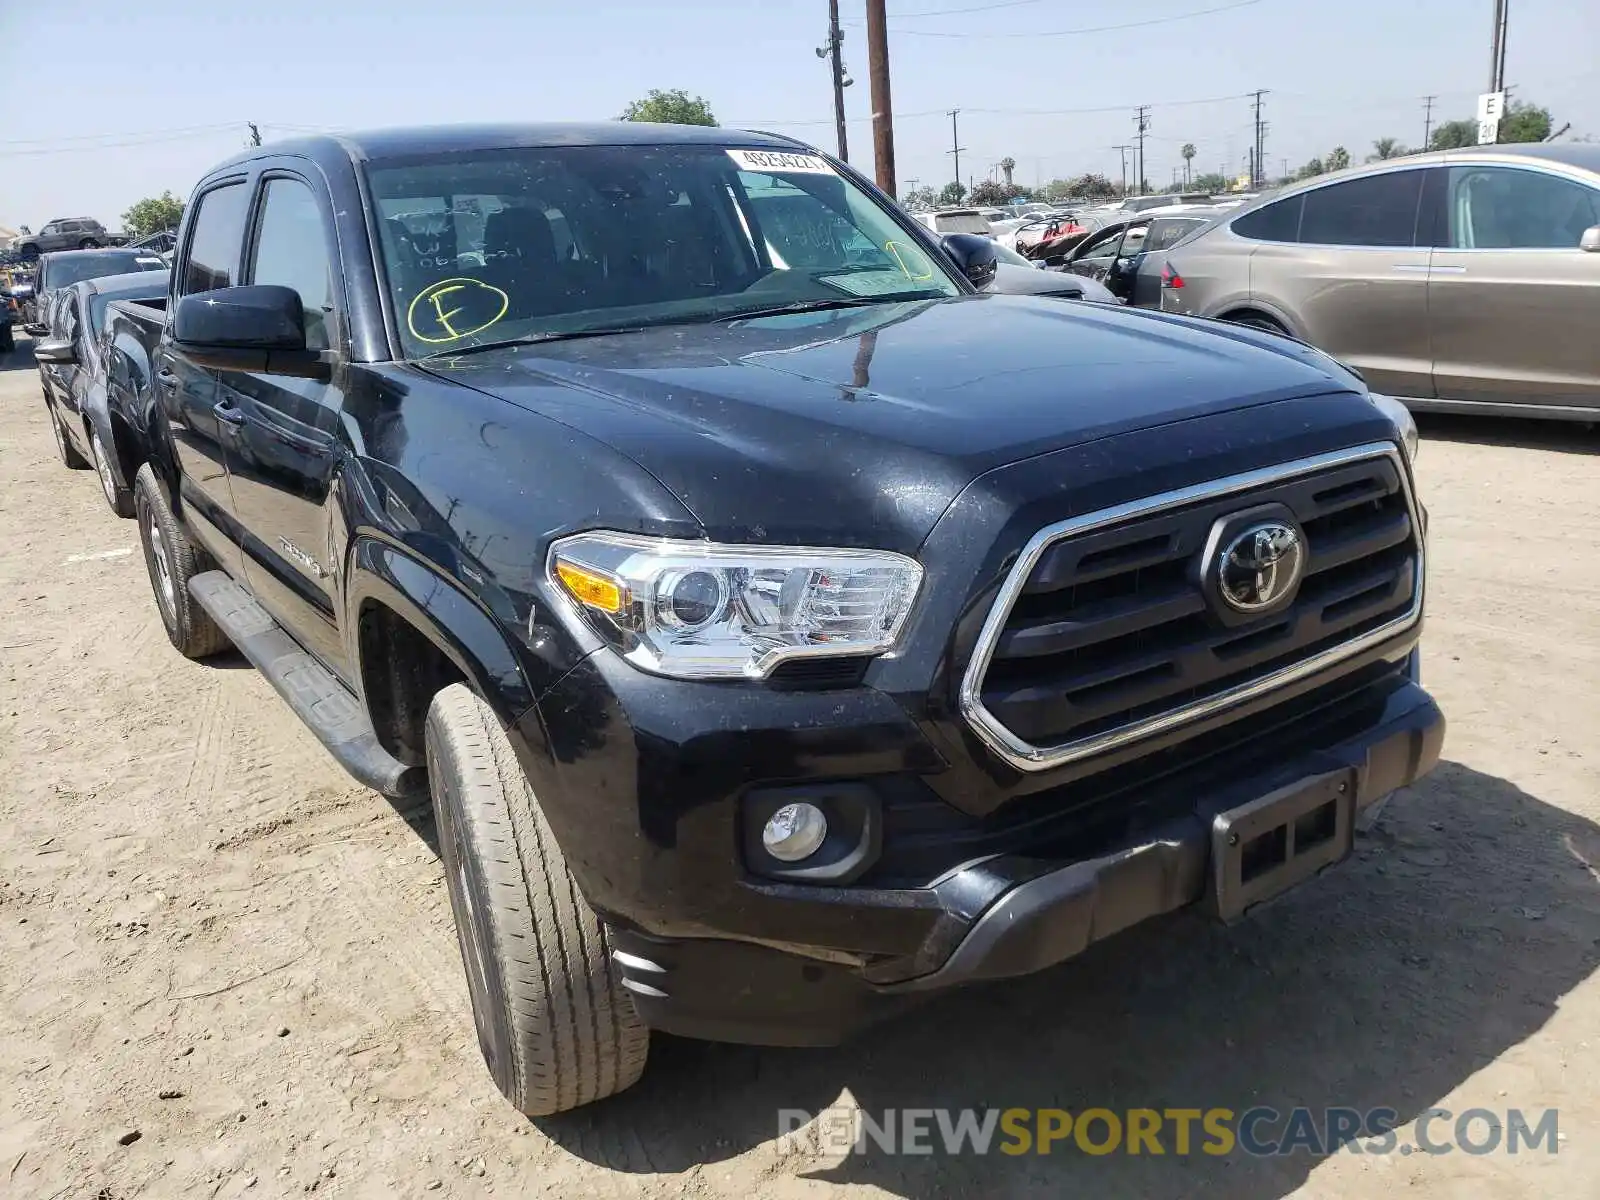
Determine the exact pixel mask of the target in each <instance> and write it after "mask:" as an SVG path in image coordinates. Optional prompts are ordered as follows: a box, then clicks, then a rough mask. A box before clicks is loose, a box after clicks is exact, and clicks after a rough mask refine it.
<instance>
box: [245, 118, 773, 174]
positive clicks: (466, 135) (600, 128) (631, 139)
mask: <svg viewBox="0 0 1600 1200" xmlns="http://www.w3.org/2000/svg"><path fill="white" fill-rule="evenodd" d="M730 142H737V143H738V144H739V145H741V146H759V147H771V148H773V149H775V150H794V149H796V148H797V147H799V146H800V145H802V143H800V142H797V141H795V140H793V139H791V138H786V137H781V136H778V135H776V134H770V133H754V132H751V131H749V130H744V129H725V128H722V127H721V126H706V125H655V124H651V123H649V122H645V121H592V122H575V123H574V122H561V123H553V122H551V123H524V124H496V125H412V126H400V127H397V128H393V129H375V130H366V131H354V132H349V133H335V134H320V135H311V136H307V137H300V138H294V139H292V140H289V141H282V142H271V143H268V144H267V145H265V146H253V147H251V148H250V149H249V150H247V151H245V152H243V153H241V154H237V155H235V156H234V157H233V158H231V159H229V160H228V161H227V162H226V163H221V164H218V166H217V167H216V168H214V170H222V169H224V168H225V167H229V166H233V165H235V164H238V163H245V162H250V161H251V160H253V159H256V158H260V157H262V156H263V155H269V154H273V153H287V154H305V155H307V156H309V157H312V158H316V157H319V156H320V155H319V152H320V154H326V153H328V152H329V151H335V152H337V153H341V154H346V155H349V156H350V157H351V158H353V159H356V160H372V159H384V158H399V157H409V156H411V155H415V154H450V153H456V152H459V151H472V150H496V149H504V148H507V147H536V146H662V145H682V146H723V145H727V144H728V143H730Z"/></svg>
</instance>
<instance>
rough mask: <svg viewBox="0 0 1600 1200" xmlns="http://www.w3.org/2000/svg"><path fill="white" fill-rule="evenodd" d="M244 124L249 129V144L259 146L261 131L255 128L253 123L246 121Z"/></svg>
mask: <svg viewBox="0 0 1600 1200" xmlns="http://www.w3.org/2000/svg"><path fill="white" fill-rule="evenodd" d="M245 124H246V125H248V126H249V127H250V144H251V145H252V146H259V145H261V130H259V129H257V128H256V123H255V122H254V121H246V122H245Z"/></svg>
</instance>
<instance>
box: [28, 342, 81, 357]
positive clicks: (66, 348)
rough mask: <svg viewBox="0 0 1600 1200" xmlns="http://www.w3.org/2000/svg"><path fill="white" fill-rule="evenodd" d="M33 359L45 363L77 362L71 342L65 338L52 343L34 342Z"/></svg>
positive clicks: (75, 351) (76, 354) (76, 352)
mask: <svg viewBox="0 0 1600 1200" xmlns="http://www.w3.org/2000/svg"><path fill="white" fill-rule="evenodd" d="M33 357H34V358H35V359H37V360H38V361H39V362H47V363H74V362H77V361H78V351H77V350H76V349H75V348H74V347H73V345H72V342H71V341H70V340H68V339H66V338H58V339H55V340H52V341H45V342H36V343H35V344H34V347H33Z"/></svg>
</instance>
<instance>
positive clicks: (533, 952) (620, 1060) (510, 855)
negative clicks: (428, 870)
mask: <svg viewBox="0 0 1600 1200" xmlns="http://www.w3.org/2000/svg"><path fill="white" fill-rule="evenodd" d="M426 743H427V759H428V782H429V786H430V788H431V790H432V792H433V811H434V816H435V819H436V821H437V824H438V830H439V857H440V858H441V859H442V861H443V866H444V872H445V882H446V884H447V885H448V887H449V890H450V907H451V909H452V910H453V911H454V913H455V920H456V938H457V940H458V941H459V943H460V946H461V959H462V963H463V965H464V966H465V968H466V973H467V989H468V991H469V992H470V993H471V995H472V1015H473V1022H474V1024H475V1025H476V1026H477V1032H478V1048H479V1049H480V1050H481V1051H482V1052H483V1058H484V1062H485V1063H486V1064H487V1066H488V1068H489V1074H490V1075H491V1076H492V1077H493V1078H494V1082H495V1085H496V1086H497V1087H498V1088H499V1089H500V1091H501V1092H502V1093H503V1094H504V1095H505V1097H506V1099H508V1100H510V1101H511V1103H512V1104H514V1105H516V1107H517V1108H518V1109H519V1110H521V1111H522V1112H524V1113H526V1114H527V1115H529V1116H549V1115H551V1114H553V1113H559V1112H566V1111H567V1110H569V1109H573V1108H579V1107H581V1106H582V1105H585V1104H591V1103H593V1102H594V1101H596V1100H601V1099H604V1098H605V1097H607V1096H610V1095H614V1094H615V1093H617V1092H620V1091H622V1090H624V1089H625V1088H628V1087H631V1086H632V1085H633V1084H634V1083H635V1082H636V1081H637V1080H638V1078H639V1076H640V1075H641V1074H642V1073H643V1072H644V1064H645V1057H646V1055H647V1053H648V1051H649V1046H650V1033H649V1030H648V1029H646V1028H645V1026H644V1024H643V1023H642V1022H641V1021H640V1020H639V1017H638V1014H637V1013H636V1012H635V1011H634V1008H633V1002H632V1001H631V1000H630V999H629V998H628V995H627V993H626V992H624V991H623V990H622V989H621V988H620V987H619V986H618V984H617V982H616V979H615V976H613V974H612V972H611V963H610V961H609V960H610V951H609V948H608V946H607V943H606V930H605V926H604V924H602V923H601V921H600V919H599V918H598V917H597V916H596V915H595V913H594V910H593V909H591V908H590V907H589V905H588V904H587V903H586V902H585V901H584V899H583V897H582V896H581V895H580V894H579V893H578V887H577V884H576V883H575V882H574V881H573V878H572V874H571V872H570V871H568V869H567V863H566V859H565V858H563V857H562V854H561V848H560V847H559V846H558V845H556V839H555V835H554V834H553V833H552V832H551V829H550V826H549V824H548V823H547V822H546V821H545V818H544V813H543V812H542V811H540V808H539V800H538V798H537V797H536V796H535V795H534V794H533V789H532V788H530V787H529V786H528V780H527V777H526V776H525V775H524V774H523V772H522V768H521V766H520V765H519V764H518V763H517V760H516V756H515V755H514V754H513V753H512V750H511V743H510V742H509V741H508V740H507V739H506V735H505V731H504V730H503V729H502V728H501V727H500V722H499V720H498V719H497V718H496V717H495V715H494V713H493V712H492V711H491V710H490V708H489V706H488V705H487V704H485V703H484V702H483V701H482V700H481V699H480V698H479V697H478V696H477V695H475V694H474V693H473V692H472V691H470V690H469V689H468V688H466V687H464V686H463V685H461V684H453V685H451V686H450V687H447V688H445V689H444V690H443V691H441V692H440V693H439V694H438V695H437V696H435V697H434V698H433V703H432V704H431V705H430V706H429V709H428V720H427V733H426Z"/></svg>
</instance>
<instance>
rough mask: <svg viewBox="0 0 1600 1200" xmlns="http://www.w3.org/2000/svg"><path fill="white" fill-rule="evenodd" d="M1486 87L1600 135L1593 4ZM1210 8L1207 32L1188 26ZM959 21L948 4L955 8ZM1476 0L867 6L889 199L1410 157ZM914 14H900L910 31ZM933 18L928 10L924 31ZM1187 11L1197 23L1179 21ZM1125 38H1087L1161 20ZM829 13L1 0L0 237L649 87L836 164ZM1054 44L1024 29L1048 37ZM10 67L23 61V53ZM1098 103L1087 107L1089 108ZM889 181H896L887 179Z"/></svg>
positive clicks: (1564, 1)
mask: <svg viewBox="0 0 1600 1200" xmlns="http://www.w3.org/2000/svg"><path fill="white" fill-rule="evenodd" d="M1510 7H1511V19H1510V35H1509V38H1508V47H1509V49H1508V55H1507V69H1506V73H1507V78H1508V81H1509V82H1510V83H1511V84H1513V85H1514V87H1515V89H1516V91H1515V93H1514V94H1515V95H1516V96H1520V97H1523V98H1526V99H1530V100H1534V101H1537V102H1538V103H1541V104H1545V105H1547V106H1549V107H1550V108H1551V109H1552V110H1553V111H1554V114H1555V117H1556V121H1557V124H1558V125H1559V124H1561V123H1562V122H1564V121H1571V122H1572V125H1573V129H1572V132H1573V133H1575V134H1587V135H1594V136H1600V56H1597V54H1596V47H1597V46H1600V0H1510ZM841 8H842V16H843V18H844V20H845V21H846V23H847V24H846V40H845V56H846V63H847V65H848V67H849V68H850V70H851V72H852V73H853V74H854V75H855V77H856V79H857V82H856V84H855V86H853V87H851V88H849V89H848V90H847V91H846V93H845V94H846V98H847V101H848V106H849V113H850V117H851V124H850V127H849V128H850V137H851V145H850V149H851V159H852V161H853V162H855V163H857V164H858V165H860V166H862V167H863V168H865V169H867V170H869V172H870V169H871V161H872V149H871V147H872V139H871V124H870V113H871V108H870V103H869V97H868V81H867V61H866V32H865V28H864V26H863V24H862V20H863V16H864V5H863V0H841ZM1208 9H1209V10H1220V11H1210V12H1205V11H1203V10H1208ZM953 10H960V11H953ZM1491 11H1492V3H1491V0H1333V2H1329V0H1136V2H1127V3H1093V4H1085V3H1083V2H1082V0H1009V2H1004V0H889V23H890V31H891V32H890V55H891V67H892V71H893V82H894V110H895V112H896V114H897V120H896V148H897V157H898V166H899V175H900V178H901V180H903V181H904V180H910V179H920V180H922V181H923V182H940V183H942V182H944V181H947V180H949V179H951V178H952V177H953V176H952V171H951V167H952V164H951V160H950V155H949V154H948V153H946V152H947V151H948V150H949V148H950V121H949V118H948V117H946V116H945V115H943V114H944V110H947V109H950V108H961V109H962V110H964V111H963V113H962V116H961V127H960V128H961V144H962V145H963V146H964V147H966V150H965V152H964V153H963V154H962V156H961V173H962V175H963V176H969V175H970V176H977V177H980V178H981V177H982V176H984V175H985V174H987V173H988V172H989V171H990V169H991V167H992V165H993V164H994V163H995V162H996V161H997V160H999V159H1000V158H1002V157H1005V156H1007V155H1009V156H1011V157H1012V158H1014V159H1016V161H1017V164H1018V166H1017V178H1018V179H1019V181H1021V182H1024V183H1031V182H1033V180H1034V178H1035V177H1036V176H1042V177H1044V178H1046V179H1048V178H1050V177H1052V176H1064V175H1071V174H1078V173H1081V172H1083V171H1100V172H1103V173H1105V174H1107V175H1109V176H1110V177H1112V178H1113V179H1115V178H1117V177H1118V175H1119V172H1120V154H1119V153H1118V152H1117V151H1116V150H1114V149H1112V146H1114V145H1115V144H1116V143H1119V142H1130V141H1132V140H1133V139H1132V136H1131V135H1132V133H1133V127H1134V126H1133V111H1132V110H1133V106H1134V105H1136V104H1149V105H1151V106H1152V107H1151V114H1150V131H1149V140H1148V142H1147V145H1146V159H1147V168H1146V176H1147V178H1148V179H1149V180H1150V181H1151V183H1152V184H1153V185H1155V186H1158V187H1159V186H1161V185H1162V184H1165V183H1168V182H1170V181H1171V179H1172V171H1173V168H1174V167H1175V166H1181V159H1180V158H1179V154H1178V152H1179V148H1180V147H1181V146H1182V144H1183V143H1184V142H1186V141H1187V142H1193V143H1195V145H1196V146H1197V148H1198V151H1199V153H1198V156H1197V157H1196V159H1195V164H1194V166H1195V170H1196V172H1200V171H1212V170H1218V169H1221V168H1222V167H1223V166H1227V167H1228V168H1229V170H1230V173H1237V172H1238V171H1240V170H1241V169H1242V168H1243V165H1244V156H1245V154H1246V151H1247V148H1248V147H1249V145H1250V139H1251V111H1250V101H1249V100H1248V99H1245V98H1244V94H1245V93H1247V92H1251V91H1254V90H1255V89H1257V88H1266V89H1268V95H1267V97H1266V100H1265V116H1266V118H1267V120H1268V121H1269V122H1270V128H1269V131H1268V134H1267V154H1266V159H1267V165H1268V168H1269V170H1270V171H1271V172H1273V173H1277V172H1278V171H1279V170H1280V169H1281V167H1282V165H1283V163H1284V161H1285V160H1287V162H1288V163H1289V165H1290V166H1291V167H1293V166H1296V165H1298V164H1300V163H1302V162H1304V161H1305V160H1307V159H1308V158H1310V157H1312V156H1313V155H1321V154H1326V153H1327V152H1328V151H1329V150H1331V149H1332V148H1333V147H1334V146H1335V145H1341V144H1342V145H1344V146H1345V147H1347V148H1348V149H1349V151H1350V153H1351V155H1352V158H1353V159H1354V161H1357V162H1359V161H1361V160H1362V159H1363V158H1364V157H1365V156H1366V155H1367V154H1369V153H1370V152H1371V148H1372V145H1371V144H1372V141H1373V139H1375V138H1379V137H1385V136H1387V137H1395V138H1400V139H1402V140H1403V141H1404V142H1405V143H1407V144H1409V145H1414V144H1417V143H1418V142H1420V141H1421V139H1422V132H1423V100H1422V98H1423V97H1424V96H1425V95H1428V94H1430V93H1432V94H1436V95H1437V96H1438V100H1437V101H1436V107H1435V112H1436V114H1437V116H1436V119H1441V118H1442V119H1449V118H1455V117H1470V116H1472V115H1473V111H1474V107H1475V97H1476V95H1477V93H1478V92H1479V91H1481V90H1483V88H1484V86H1485V85H1486V83H1487V78H1488V59H1489V53H1488V42H1489V26H1490V22H1491ZM919 14H922V15H919ZM929 14H945V15H929ZM1185 14H1191V15H1187V16H1185ZM1166 18H1179V19H1173V20H1165V23H1160V24H1144V25H1139V26H1138V27H1134V28H1121V29H1105V28H1104V27H1106V26H1114V25H1123V26H1127V25H1132V24H1134V23H1136V22H1151V21H1163V20H1164V19H1166ZM826 25H827V3H826V0H581V2H577V3H574V2H573V0H520V2H518V3H510V2H507V0H498V2H496V0H427V2H423V0H261V2H255V0H135V2H133V3H129V2H127V0H74V2H73V3H68V4H59V5H49V4H37V3H24V2H23V0H0V46H3V47H5V48H6V49H7V50H9V51H12V54H11V56H10V57H11V59H12V70H11V72H10V80H11V84H12V87H11V92H10V97H9V103H8V104H7V106H6V111H7V113H8V115H9V120H7V121H6V122H5V125H4V128H3V129H0V225H6V226H10V227H12V228H15V227H16V226H17V225H19V224H24V223H26V224H28V225H30V226H32V227H33V228H34V229H37V228H38V227H39V226H40V225H41V224H43V223H44V222H45V221H47V220H49V219H50V218H52V217H58V216H94V217H98V218H100V219H101V220H103V221H105V222H106V223H107V224H108V225H109V226H112V227H113V228H115V227H118V226H120V216H121V213H122V212H123V211H124V210H125V209H126V208H127V207H128V205H129V204H130V203H132V202H133V201H134V200H137V199H139V198H140V197H141V196H146V195H150V194H152V193H159V192H160V191H162V190H163V189H171V190H172V191H174V192H176V193H178V194H180V195H186V194H187V193H188V191H189V188H190V187H191V185H192V184H193V183H194V181H195V179H196V178H197V176H198V175H199V174H200V173H201V172H202V171H204V170H205V169H206V168H207V167H208V166H209V165H211V164H212V163H214V162H216V161H218V160H219V159H221V158H223V157H226V156H227V155H229V154H231V153H233V152H234V151H235V150H236V149H237V148H238V147H240V146H241V145H243V144H244V141H245V136H246V133H245V125H244V122H246V121H255V122H257V123H258V124H259V125H260V126H261V130H262V133H263V135H264V136H265V137H266V138H268V139H269V140H270V139H271V138H273V137H283V136H287V135H290V134H292V133H295V132H299V131H302V130H307V129H322V128H328V129H335V128H366V127H372V126H380V125H395V124H415V123H440V122H455V121H472V120H577V119H595V118H607V117H612V116H615V115H616V114H617V113H618V112H620V111H621V109H622V107H623V106H624V105H625V104H626V103H627V102H628V101H629V100H631V99H633V98H635V97H637V96H640V95H642V94H643V93H644V92H645V91H647V90H648V89H650V88H652V87H661V88H672V87H682V88H686V89H687V90H688V91H689V92H690V93H698V94H701V95H704V96H705V97H706V98H707V99H708V100H709V101H710V102H711V104H712V107H713V109H714V111H715V113H716V115H717V117H718V118H719V119H720V120H721V122H722V123H723V124H725V125H731V126H745V127H755V128H766V129H777V130H781V131H784V132H787V133H793V134H795V135H797V136H799V137H802V138H805V139H807V140H809V141H813V142H817V143H819V144H822V145H824V146H827V147H828V148H830V149H831V148H833V123H832V96H831V92H830V88H829V80H828V70H827V65H826V63H824V62H823V61H821V60H819V59H818V58H817V57H816V55H815V54H814V53H813V50H814V48H815V47H817V46H819V45H821V44H822V42H823V41H824V39H825V36H826ZM1085 29H1099V30H1101V31H1099V32H1075V33H1071V34H1070V35H1069V36H1055V37H1051V36H1045V35H1046V34H1048V33H1053V32H1058V31H1082V30H1085ZM19 55H20V57H19ZM1085 110H1102V111H1085ZM902 186H903V185H902Z"/></svg>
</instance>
